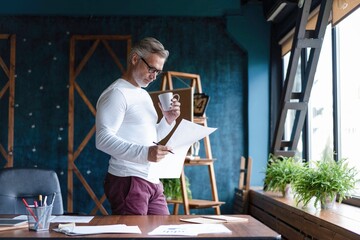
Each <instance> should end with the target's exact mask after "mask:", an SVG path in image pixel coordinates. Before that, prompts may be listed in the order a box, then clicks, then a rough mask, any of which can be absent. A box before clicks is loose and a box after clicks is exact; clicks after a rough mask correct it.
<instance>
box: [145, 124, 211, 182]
mask: <svg viewBox="0 0 360 240" xmlns="http://www.w3.org/2000/svg"><path fill="white" fill-rule="evenodd" d="M215 130H216V128H209V127H204V126H201V125H200V124H196V123H193V122H190V121H188V120H185V119H182V120H181V122H180V124H179V125H178V127H177V128H176V130H175V131H174V133H173V134H172V136H171V138H170V139H169V141H168V142H167V143H166V146H170V147H172V149H173V152H174V154H171V153H170V154H167V155H166V157H165V158H164V159H162V160H161V161H160V162H157V163H151V165H150V169H149V175H148V176H149V178H179V177H180V174H181V171H182V169H183V164H184V161H185V157H186V154H187V152H188V150H189V148H190V147H191V145H192V144H194V143H195V142H196V141H198V140H200V139H202V138H204V137H206V136H208V135H209V134H211V133H212V132H214V131H215Z"/></svg>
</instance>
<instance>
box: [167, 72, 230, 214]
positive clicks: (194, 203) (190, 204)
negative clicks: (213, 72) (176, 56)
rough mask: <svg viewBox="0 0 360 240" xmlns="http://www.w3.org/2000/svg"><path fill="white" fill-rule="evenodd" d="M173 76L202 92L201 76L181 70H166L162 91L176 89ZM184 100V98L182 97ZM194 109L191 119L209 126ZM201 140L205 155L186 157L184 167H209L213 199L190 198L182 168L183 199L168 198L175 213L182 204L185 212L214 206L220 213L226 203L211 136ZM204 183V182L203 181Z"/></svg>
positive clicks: (195, 90)
mask: <svg viewBox="0 0 360 240" xmlns="http://www.w3.org/2000/svg"><path fill="white" fill-rule="evenodd" d="M172 77H176V78H177V79H182V80H185V81H186V80H188V81H189V83H190V84H189V86H191V88H192V90H194V91H193V92H197V93H202V88H201V81H200V76H199V75H197V74H191V73H180V72H166V73H165V74H164V75H163V79H162V91H164V90H167V89H169V90H174V88H173V86H174V85H173V80H172ZM192 97H193V95H191V97H190V98H189V99H190V101H188V102H190V104H188V105H189V106H190V107H192V106H193V102H194V100H193V98H192ZM181 99H182V101H183V100H184V99H183V98H181ZM193 113H194V112H193V109H192V108H191V112H190V119H191V121H193V122H194V123H197V124H200V125H202V126H204V127H207V117H206V116H205V114H204V115H203V116H202V117H198V116H193V115H194V114H193ZM201 141H203V145H204V150H205V157H204V158H196V159H189V158H187V159H185V162H184V167H185V166H187V167H191V166H205V167H206V168H207V169H208V171H207V172H208V174H209V185H208V188H209V189H210V191H211V199H204V200H203V199H201V200H200V199H189V197H188V194H187V190H186V176H185V172H184V169H183V170H182V173H181V176H180V183H181V191H182V200H168V203H170V204H174V210H173V214H175V215H176V214H178V210H179V205H180V204H182V205H183V206H184V214H186V215H189V214H190V209H194V208H195V209H196V208H214V210H215V214H217V215H220V205H222V204H224V202H221V201H219V197H218V193H217V187H216V180H215V170H214V160H215V159H214V158H213V157H212V153H211V144H210V138H209V136H206V137H204V138H203V139H202V140H201ZM201 184H204V183H201ZM204 187H207V186H204Z"/></svg>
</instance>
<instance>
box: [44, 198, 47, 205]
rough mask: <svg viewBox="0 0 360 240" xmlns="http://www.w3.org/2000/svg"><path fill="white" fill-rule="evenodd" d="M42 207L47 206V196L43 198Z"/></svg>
mask: <svg viewBox="0 0 360 240" xmlns="http://www.w3.org/2000/svg"><path fill="white" fill-rule="evenodd" d="M44 206H47V196H45V197H44Z"/></svg>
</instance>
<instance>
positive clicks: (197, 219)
mask: <svg viewBox="0 0 360 240" xmlns="http://www.w3.org/2000/svg"><path fill="white" fill-rule="evenodd" d="M180 221H183V222H189V223H200V224H204V223H226V221H224V220H218V219H211V218H203V217H195V218H180Z"/></svg>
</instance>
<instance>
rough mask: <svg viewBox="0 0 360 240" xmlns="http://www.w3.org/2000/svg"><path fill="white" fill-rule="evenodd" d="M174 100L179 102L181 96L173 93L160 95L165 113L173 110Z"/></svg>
mask: <svg viewBox="0 0 360 240" xmlns="http://www.w3.org/2000/svg"><path fill="white" fill-rule="evenodd" d="M173 98H176V99H177V100H178V101H179V100H180V95H179V94H177V93H175V94H173V93H172V92H166V93H162V94H159V100H160V103H161V107H162V109H163V110H164V111H170V110H171V104H172V99H173Z"/></svg>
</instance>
